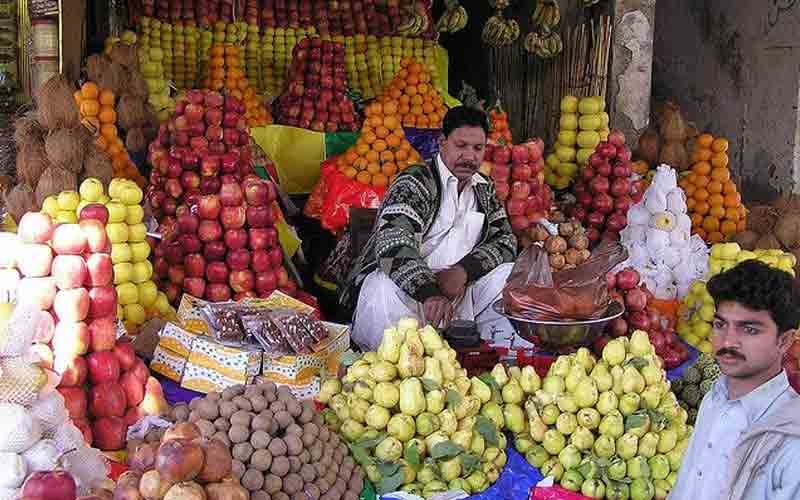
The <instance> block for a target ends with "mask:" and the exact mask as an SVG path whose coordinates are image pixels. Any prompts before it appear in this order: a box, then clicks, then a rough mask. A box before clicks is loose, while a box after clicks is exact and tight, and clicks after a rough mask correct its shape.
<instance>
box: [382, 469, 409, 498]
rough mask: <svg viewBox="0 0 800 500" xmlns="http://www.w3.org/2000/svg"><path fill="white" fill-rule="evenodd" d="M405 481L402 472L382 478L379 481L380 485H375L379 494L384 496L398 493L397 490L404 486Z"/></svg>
mask: <svg viewBox="0 0 800 500" xmlns="http://www.w3.org/2000/svg"><path fill="white" fill-rule="evenodd" d="M403 479H404V476H403V472H402V471H400V470H398V471H397V472H395V473H394V474H392V475H390V476H386V477H383V478H381V480H380V481H378V484H376V485H375V487H376V488H377V490H378V494H380V495H384V494H386V493H391V492H393V491H397V489H398V488H400V486H402V484H403Z"/></svg>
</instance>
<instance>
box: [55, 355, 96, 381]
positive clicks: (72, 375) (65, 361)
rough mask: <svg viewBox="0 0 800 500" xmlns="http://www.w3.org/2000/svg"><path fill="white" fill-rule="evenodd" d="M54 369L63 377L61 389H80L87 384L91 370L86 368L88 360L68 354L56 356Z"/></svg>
mask: <svg viewBox="0 0 800 500" xmlns="http://www.w3.org/2000/svg"><path fill="white" fill-rule="evenodd" d="M53 369H54V371H55V372H56V373H58V374H59V375H61V381H60V382H59V383H58V386H59V387H79V386H82V385H83V383H84V382H86V378H87V377H88V376H89V368H88V367H87V366H86V360H85V359H83V357H82V356H79V355H74V356H70V355H67V354H64V355H62V354H60V353H57V354H55V356H54V358H53Z"/></svg>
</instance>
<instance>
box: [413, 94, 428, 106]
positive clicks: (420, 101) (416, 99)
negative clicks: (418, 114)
mask: <svg viewBox="0 0 800 500" xmlns="http://www.w3.org/2000/svg"><path fill="white" fill-rule="evenodd" d="M424 102H425V99H423V98H422V96H420V95H415V96H413V97H412V98H411V106H412V107H413V106H419V107H420V108H422V104H423V103H424Z"/></svg>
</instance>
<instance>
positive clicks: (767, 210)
mask: <svg viewBox="0 0 800 500" xmlns="http://www.w3.org/2000/svg"><path fill="white" fill-rule="evenodd" d="M777 221H778V210H776V209H775V208H774V207H771V206H769V205H756V206H755V207H753V208H750V209H748V213H747V229H749V230H751V231H755V232H756V233H758V234H764V233H769V232H770V231H772V229H773V228H775V223H776V222H777Z"/></svg>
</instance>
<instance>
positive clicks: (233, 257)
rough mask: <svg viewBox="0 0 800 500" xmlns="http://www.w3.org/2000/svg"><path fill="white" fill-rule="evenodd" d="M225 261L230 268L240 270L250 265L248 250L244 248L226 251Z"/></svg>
mask: <svg viewBox="0 0 800 500" xmlns="http://www.w3.org/2000/svg"><path fill="white" fill-rule="evenodd" d="M225 262H226V263H227V264H228V267H229V268H230V269H231V270H234V271H242V270H244V269H247V268H248V267H249V266H250V252H249V251H248V250H247V249H244V248H239V249H237V250H232V251H230V252H228V256H227V258H226V259H225Z"/></svg>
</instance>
